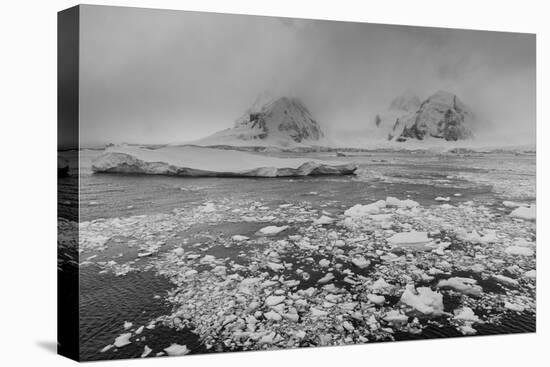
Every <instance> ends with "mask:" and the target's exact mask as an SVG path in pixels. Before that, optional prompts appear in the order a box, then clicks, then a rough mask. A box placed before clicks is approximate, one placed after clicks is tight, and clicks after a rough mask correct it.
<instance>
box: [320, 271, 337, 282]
mask: <svg viewBox="0 0 550 367" xmlns="http://www.w3.org/2000/svg"><path fill="white" fill-rule="evenodd" d="M332 279H334V275H333V274H332V273H327V274H325V276H324V277H322V278H321V279H319V280H318V281H317V283H319V284H326V283H328V282H330V281H331V280H332Z"/></svg>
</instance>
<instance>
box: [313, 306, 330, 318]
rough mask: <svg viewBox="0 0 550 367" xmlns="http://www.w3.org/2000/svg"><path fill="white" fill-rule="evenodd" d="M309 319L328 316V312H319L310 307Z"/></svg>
mask: <svg viewBox="0 0 550 367" xmlns="http://www.w3.org/2000/svg"><path fill="white" fill-rule="evenodd" d="M310 312H311V317H323V316H326V315H328V312H326V311H323V310H319V309H318V308H315V307H312V308H310Z"/></svg>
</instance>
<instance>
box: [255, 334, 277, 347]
mask: <svg viewBox="0 0 550 367" xmlns="http://www.w3.org/2000/svg"><path fill="white" fill-rule="evenodd" d="M275 335H276V334H275V332H272V333H269V334H266V335H263V336H262V337H261V338H260V340H259V341H258V343H259V344H260V345H261V344H273V343H274V341H275Z"/></svg>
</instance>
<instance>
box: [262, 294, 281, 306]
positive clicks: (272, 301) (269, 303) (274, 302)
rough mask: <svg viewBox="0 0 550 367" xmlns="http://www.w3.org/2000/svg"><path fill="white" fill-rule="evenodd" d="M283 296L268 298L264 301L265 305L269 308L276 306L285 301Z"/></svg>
mask: <svg viewBox="0 0 550 367" xmlns="http://www.w3.org/2000/svg"><path fill="white" fill-rule="evenodd" d="M285 298H286V297H285V296H269V297H267V298H266V299H265V304H266V305H267V306H269V307H272V306H276V305H278V304H279V303H281V302H283V301H284V300H285Z"/></svg>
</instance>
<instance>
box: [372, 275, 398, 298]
mask: <svg viewBox="0 0 550 367" xmlns="http://www.w3.org/2000/svg"><path fill="white" fill-rule="evenodd" d="M392 288H393V286H392V285H391V284H389V283H388V282H386V280H385V279H384V278H379V279H378V280H377V281H375V282H374V283H373V284H372V285H371V286H370V289H371V290H373V291H374V292H377V293H384V292H388V291H389V290H390V289H392ZM384 294H385V293H384Z"/></svg>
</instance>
